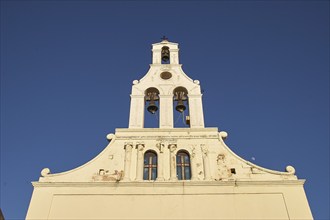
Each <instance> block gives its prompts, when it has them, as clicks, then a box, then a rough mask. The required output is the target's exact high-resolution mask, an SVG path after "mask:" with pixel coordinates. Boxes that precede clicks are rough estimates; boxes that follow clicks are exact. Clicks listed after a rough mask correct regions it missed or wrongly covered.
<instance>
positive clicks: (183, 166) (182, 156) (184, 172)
mask: <svg viewBox="0 0 330 220" xmlns="http://www.w3.org/2000/svg"><path fill="white" fill-rule="evenodd" d="M176 174H177V176H178V179H179V180H190V179H191V171H190V157H189V154H188V153H187V152H185V151H179V152H178V153H177V154H176Z"/></svg>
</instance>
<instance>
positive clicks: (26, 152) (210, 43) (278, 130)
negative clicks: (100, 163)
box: [0, 0, 329, 219]
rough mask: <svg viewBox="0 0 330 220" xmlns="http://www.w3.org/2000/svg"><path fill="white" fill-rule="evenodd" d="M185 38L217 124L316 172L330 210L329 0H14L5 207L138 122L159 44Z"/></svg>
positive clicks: (276, 160)
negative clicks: (143, 81) (134, 112)
mask: <svg viewBox="0 0 330 220" xmlns="http://www.w3.org/2000/svg"><path fill="white" fill-rule="evenodd" d="M163 35H166V36H168V37H169V39H170V40H171V41H173V42H178V43H179V44H180V52H181V53H180V58H181V63H182V64H183V69H184V71H185V72H186V73H187V74H188V75H189V76H190V77H191V78H192V79H198V80H200V82H201V85H202V87H203V90H204V95H203V101H204V113H205V123H206V126H208V127H219V129H220V130H224V131H227V132H228V134H229V137H228V139H227V141H226V142H227V144H228V145H229V146H230V147H231V149H232V150H233V151H234V152H236V153H237V154H238V155H240V156H241V157H243V158H245V159H247V160H252V159H251V158H252V157H254V158H255V161H253V162H254V163H256V164H258V165H260V166H263V167H266V168H270V169H275V170H280V171H283V170H284V169H285V167H286V166H287V165H292V166H294V167H295V168H296V171H297V176H298V177H299V178H301V179H307V181H306V183H305V190H306V194H307V197H308V199H309V202H310V206H311V209H312V212H313V215H314V217H315V219H328V218H329V1H203V2H202V1H180V2H178V1H144V2H142V1H139V2H134V1H124V2H120V1H78V0H77V1H1V185H0V186H1V208H2V210H3V212H4V215H5V217H6V218H7V219H22V218H24V217H25V215H26V211H27V208H28V205H29V200H30V198H31V194H32V189H33V188H32V185H31V183H30V182H31V181H36V180H38V177H39V175H40V171H41V170H42V169H43V168H44V167H49V168H50V169H51V171H52V172H53V173H56V172H61V171H66V170H69V169H72V168H75V167H77V166H79V165H82V164H83V163H85V162H87V161H89V160H91V159H92V158H93V157H95V156H96V155H97V154H98V153H99V152H101V151H102V149H104V147H105V146H106V145H107V140H106V138H105V137H106V134H108V133H113V132H114V130H115V128H126V127H127V125H128V115H129V100H130V97H129V94H130V89H131V85H132V84H131V83H132V81H133V80H135V79H139V78H141V77H142V76H143V75H144V74H145V73H146V72H147V70H148V67H149V64H150V62H151V51H150V49H151V44H152V43H155V42H159V41H160V38H161V37H162V36H163Z"/></svg>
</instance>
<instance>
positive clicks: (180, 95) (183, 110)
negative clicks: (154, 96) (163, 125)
mask: <svg viewBox="0 0 330 220" xmlns="http://www.w3.org/2000/svg"><path fill="white" fill-rule="evenodd" d="M173 102H174V103H173V106H174V109H173V116H174V117H173V118H174V123H173V124H174V127H190V118H189V103H188V91H187V89H186V88H184V87H182V86H180V87H177V88H175V89H174V90H173Z"/></svg>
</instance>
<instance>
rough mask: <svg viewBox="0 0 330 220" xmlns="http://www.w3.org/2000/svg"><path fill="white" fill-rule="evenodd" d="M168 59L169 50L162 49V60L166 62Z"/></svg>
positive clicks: (166, 48)
mask: <svg viewBox="0 0 330 220" xmlns="http://www.w3.org/2000/svg"><path fill="white" fill-rule="evenodd" d="M169 59H170V50H169V48H168V47H163V48H162V60H163V61H164V62H167V61H168V60H169Z"/></svg>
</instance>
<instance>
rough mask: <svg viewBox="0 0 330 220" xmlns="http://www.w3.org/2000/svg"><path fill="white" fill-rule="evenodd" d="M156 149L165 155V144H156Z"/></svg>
mask: <svg viewBox="0 0 330 220" xmlns="http://www.w3.org/2000/svg"><path fill="white" fill-rule="evenodd" d="M156 147H157V148H158V150H159V153H164V147H165V145H164V144H162V143H157V144H156Z"/></svg>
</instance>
